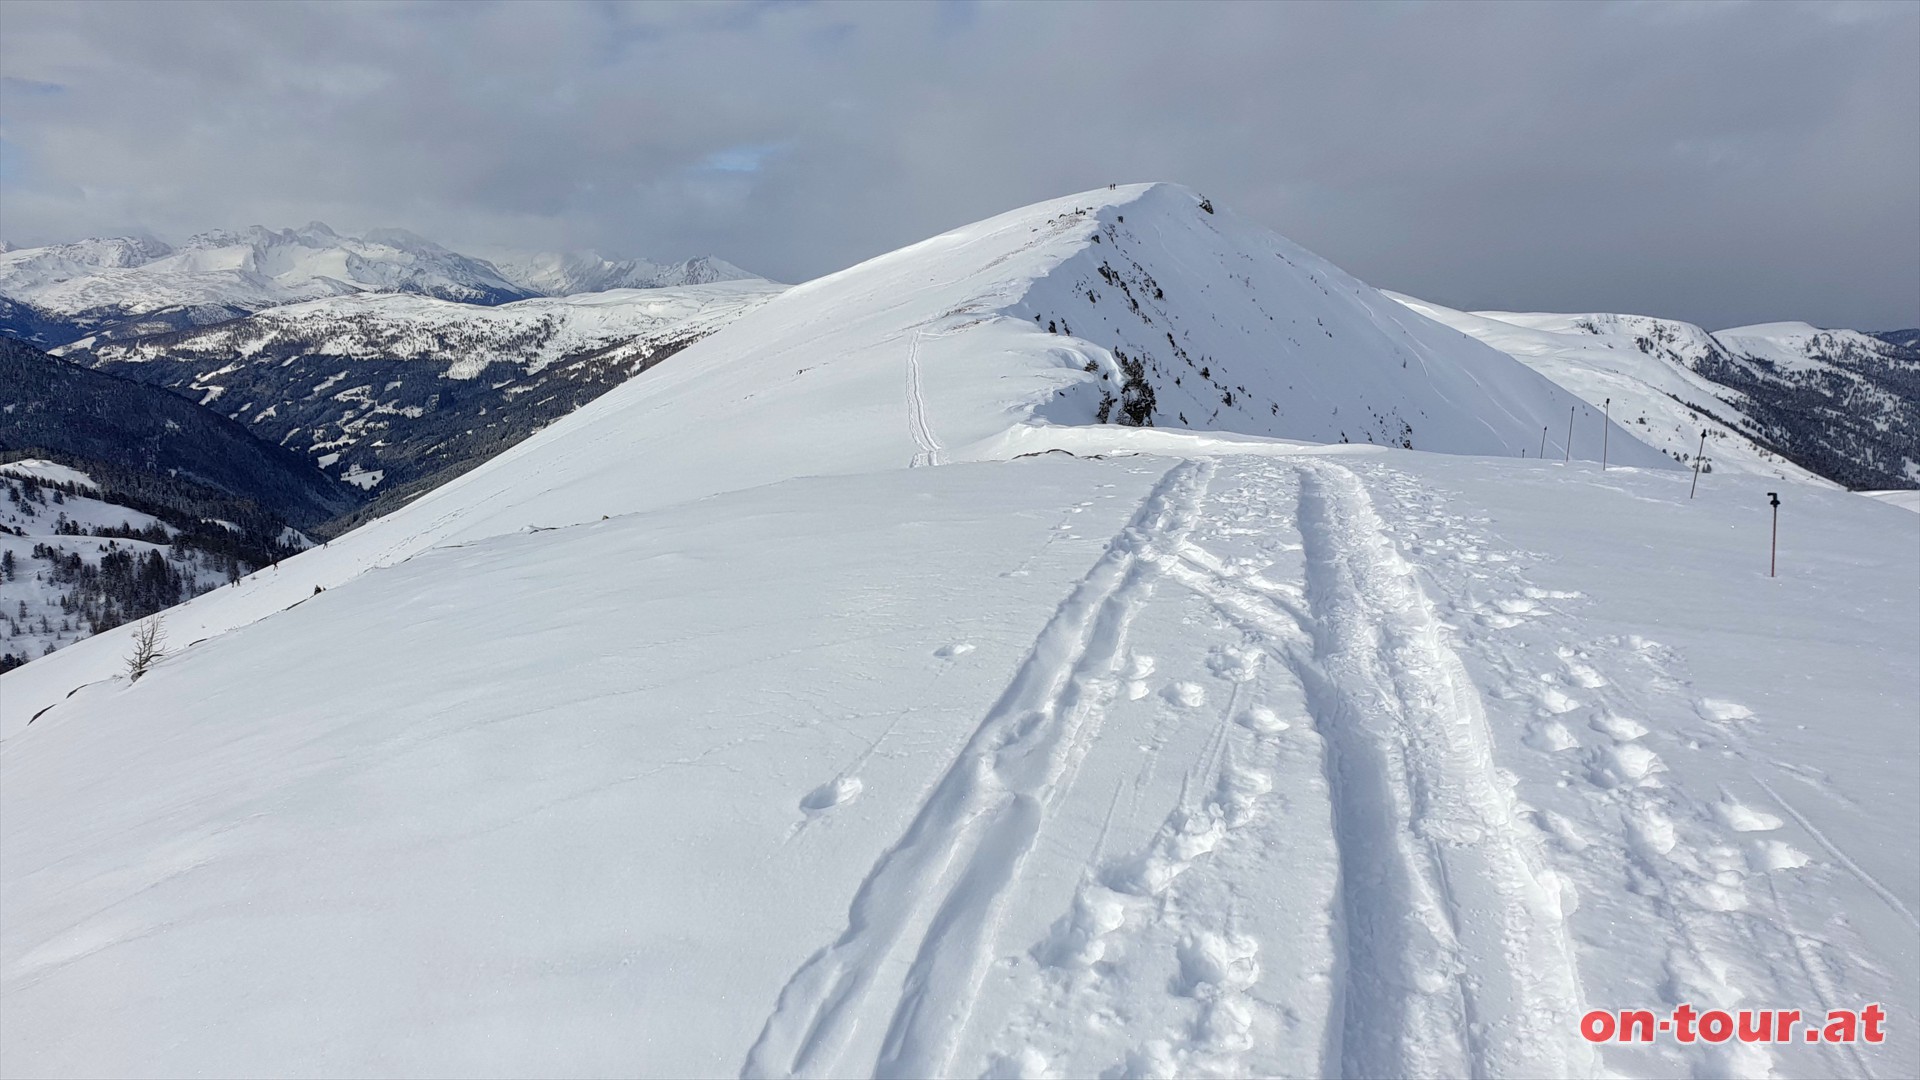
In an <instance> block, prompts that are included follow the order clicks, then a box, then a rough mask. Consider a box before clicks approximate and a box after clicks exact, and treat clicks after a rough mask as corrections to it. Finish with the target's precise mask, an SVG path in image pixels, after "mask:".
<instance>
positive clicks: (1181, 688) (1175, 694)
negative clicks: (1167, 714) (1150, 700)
mask: <svg viewBox="0 0 1920 1080" xmlns="http://www.w3.org/2000/svg"><path fill="white" fill-rule="evenodd" d="M1160 696H1161V697H1164V698H1166V699H1167V701H1168V702H1169V703H1170V704H1172V705H1175V706H1178V707H1179V708H1182V709H1197V708H1199V707H1200V706H1202V705H1205V704H1206V703H1207V688H1206V687H1204V686H1201V685H1200V684H1199V683H1196V682H1177V683H1170V684H1168V686H1167V688H1166V689H1165V690H1162V691H1161V692H1160Z"/></svg>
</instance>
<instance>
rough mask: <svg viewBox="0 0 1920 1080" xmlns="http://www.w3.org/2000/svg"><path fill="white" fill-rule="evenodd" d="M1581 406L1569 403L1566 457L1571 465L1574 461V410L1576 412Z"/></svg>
mask: <svg viewBox="0 0 1920 1080" xmlns="http://www.w3.org/2000/svg"><path fill="white" fill-rule="evenodd" d="M1579 408H1580V406H1578V405H1569V406H1567V458H1566V463H1567V464H1569V465H1570V464H1572V463H1573V414H1574V412H1575V411H1576V410H1578V409H1579Z"/></svg>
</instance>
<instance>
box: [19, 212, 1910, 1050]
mask: <svg viewBox="0 0 1920 1080" xmlns="http://www.w3.org/2000/svg"><path fill="white" fill-rule="evenodd" d="M1435 314H1444V313H1442V312H1436V313H1435ZM1446 321H1447V320H1446V319H1442V320H1441V321H1434V319H1432V318H1429V317H1428V316H1427V315H1425V314H1422V313H1420V311H1418V310H1416V308H1415V307H1411V306H1409V305H1408V303H1403V302H1401V301H1399V300H1396V299H1394V298H1392V297H1389V296H1387V295H1385V294H1383V293H1380V292H1378V291H1376V290H1374V289H1372V288H1370V287H1368V286H1366V285H1365V284H1363V283H1361V282H1359V281H1356V280H1354V279H1353V278H1352V277H1350V276H1348V275H1347V274H1345V273H1343V272H1341V271H1340V270H1338V269H1337V268H1335V267H1333V266H1332V265H1330V264H1328V263H1327V262H1325V261H1324V260H1321V259H1319V258H1317V257H1315V256H1314V255H1312V254H1310V253H1308V252H1306V251H1304V250H1302V249H1300V248H1298V247H1296V246H1295V245H1293V244H1291V243H1289V242H1287V241H1285V240H1283V239H1281V238H1279V237H1277V236H1274V235H1273V234H1271V233H1269V232H1267V231H1266V230H1265V229H1263V228H1261V227H1259V226H1257V225H1255V224H1253V223H1251V222H1248V221H1246V220H1244V219H1241V218H1239V217H1237V216H1236V215H1235V214H1234V213H1233V212H1232V211H1231V210H1230V209H1228V208H1226V207H1217V208H1216V207H1215V206H1214V205H1213V204H1211V203H1208V202H1206V201H1205V200H1203V199H1202V198H1201V197H1200V196H1199V195H1197V194H1196V193H1194V192H1192V191H1189V190H1187V189H1184V188H1181V187H1177V186H1172V185H1144V186H1123V187H1118V188H1113V189H1102V190H1099V191H1095V192H1090V193H1085V194H1081V195H1078V196H1074V197H1070V198H1065V199H1059V200H1055V201H1052V202H1047V203H1041V204H1038V205H1035V206H1031V207H1027V208H1025V209H1022V210H1018V211H1015V212H1012V213H1009V214H1006V215H1003V216H1000V217H997V218H993V219H990V220H987V221H983V222H980V223H977V224H974V225H971V226H967V227H965V228H960V229H956V230H954V231H952V232H949V233H945V234H942V235H940V236H936V237H934V238H932V239H929V240H926V241H924V242H922V243H919V244H915V245H913V246H911V247H907V248H904V249H901V250H899V251H896V252H893V253H891V254H888V255H884V256H881V257H879V258H876V259H873V260H871V261H869V262H866V263H864V264H861V265H859V266H856V267H853V268H851V269H848V270H845V271H842V272H840V273H836V274H833V275H830V276H828V277H825V278H820V279H817V280H814V281H811V282H807V283H804V284H801V285H798V286H795V287H793V288H791V289H788V290H786V291H785V292H783V293H781V294H779V295H777V296H773V297H771V298H770V299H766V300H765V301H764V302H763V303H759V304H758V305H757V306H754V307H752V309H751V310H748V311H745V312H744V313H743V314H740V315H739V317H738V318H736V319H734V320H733V321H731V322H730V323H728V324H727V325H726V326H725V327H724V328H722V329H720V330H718V331H717V332H715V333H712V334H711V335H708V336H706V337H703V338H702V339H701V340H699V341H697V342H695V343H693V344H691V345H688V346H687V347H686V348H684V349H683V350H681V351H680V352H679V353H677V354H676V355H675V356H674V357H673V358H672V359H671V361H670V362H667V363H663V364H661V365H659V366H657V367H654V368H652V369H651V370H648V371H646V372H644V373H642V374H641V375H639V376H638V377H635V378H633V379H631V380H629V381H626V382H623V383H621V384H620V385H618V386H617V387H615V388H613V389H612V390H610V391H609V392H607V393H605V394H604V395H602V396H600V397H598V398H597V399H596V400H594V401H592V402H591V403H589V404H587V405H585V406H584V407H582V408H580V409H579V410H577V411H575V412H573V413H571V414H570V415H568V416H566V417H565V418H563V419H560V420H558V421H556V422H554V423H553V424H551V425H550V426H548V427H547V428H545V429H544V430H543V431H541V432H540V433H539V434H537V435H535V436H533V437H532V438H529V439H527V440H525V441H524V442H521V443H520V444H518V445H516V446H514V447H512V448H511V449H508V450H506V451H505V452H503V453H501V454H499V455H498V456H496V457H494V458H493V459H491V460H490V461H488V462H487V463H486V464H484V465H481V466H480V467H478V468H475V469H473V470H472V471H470V472H467V473H465V474H464V475H462V476H460V477H458V478H456V479H454V480H452V481H450V482H448V483H446V484H444V485H442V486H439V487H437V488H435V489H433V490H431V491H429V492H427V493H426V494H423V495H421V496H420V497H418V498H417V499H414V500H413V501H412V502H411V503H409V504H408V505H406V506H405V507H403V508H401V509H398V510H396V511H395V512H393V513H390V514H387V515H386V516H384V517H380V518H378V519H376V520H373V521H370V522H368V523H367V524H365V525H363V526H361V527H360V528H357V529H355V530H353V531H351V532H349V533H347V534H345V535H343V536H340V537H338V538H336V539H334V540H333V541H332V542H330V543H329V544H327V545H325V546H324V547H320V548H315V549H312V550H309V551H306V552H304V553H302V554H299V555H297V556H294V557H292V558H289V559H285V560H283V561H281V562H280V563H279V565H278V566H277V567H275V568H272V569H268V570H263V571H261V572H258V573H255V574H252V575H249V576H247V577H244V578H242V579H241V580H240V581H239V582H238V583H237V584H235V585H233V586H230V587H224V588H219V589H215V590H214V591H212V592H210V593H208V594H206V595H204V596H201V597H199V598H197V599H194V600H192V601H189V602H187V603H185V604H183V605H181V606H179V607H177V608H174V609H172V610H171V611H170V612H169V613H168V616H167V624H166V632H167V648H168V652H167V654H166V655H165V657H164V658H163V659H162V660H160V661H159V663H157V664H156V665H155V666H154V667H153V668H152V669H151V670H150V671H149V672H148V673H147V674H146V675H145V676H144V677H142V678H140V679H139V680H138V681H129V680H128V679H127V678H126V677H125V674H124V671H125V664H124V658H125V656H126V655H127V653H128V651H129V638H130V635H131V634H132V632H133V628H132V627H120V628H117V629H114V630H110V631H107V632H105V633H103V634H100V635H98V636H96V637H93V638H90V639H88V640H86V641H83V642H80V643H78V644H75V645H72V646H69V647H67V648H65V649H62V650H61V651H59V652H57V653H55V654H53V655H51V656H47V657H45V658H43V659H40V660H36V661H35V662H33V663H31V664H28V665H27V666H25V667H23V668H20V669H18V670H15V671H13V672H10V673H8V674H6V675H4V676H0V1071H4V1072H5V1073H7V1074H8V1075H21V1076H29V1075H31V1076H39V1075H121V1074H139V1075H205V1076H255V1075H269V1074H271V1075H278V1074H287V1075H323V1074H324V1075H472V1076H478V1075H563V1076H585V1075H646V1076H752V1077H758V1076H836V1077H837V1076H868V1075H872V1076H909V1077H912V1076H969V1077H973V1076H1059V1077H1092V1076H1103V1077H1104V1076H1113V1077H1120V1076H1242V1075H1345V1076H1396V1077H1397V1076H1439V1077H1456V1076H1485V1077H1499V1076H1507V1077H1559V1076H1615V1075H1631V1076H1639V1075H1647V1076H1721V1075H1737V1076H1768V1075H1787V1076H1847V1077H1867V1076H1883V1077H1884V1076H1910V1075H1916V1074H1920V1031H1917V1029H1916V1024H1920V979H1916V973H1917V972H1920V921H1916V914H1915V913H1916V911H1920V858H1917V857H1916V852H1915V840H1914V823H1915V822H1916V821H1920V515H1916V514H1913V513H1910V512H1908V511H1907V510H1905V509H1903V508H1902V507H1900V506H1898V505H1889V504H1888V503H1887V502H1886V501H1882V500H1878V499H1872V498H1865V497H1862V496H1860V495H1857V494H1852V493H1849V492H1846V491H1842V490H1839V489H1837V488H1835V487H1834V486H1832V485H1830V484H1824V483H1812V482H1807V478H1806V477H1805V476H1803V475H1800V474H1796V473H1794V472H1793V471H1791V470H1788V469H1785V468H1783V467H1780V466H1779V464H1778V463H1777V462H1775V461H1771V460H1768V459H1766V458H1765V457H1763V456H1761V454H1760V453H1758V452H1756V451H1752V450H1747V449H1742V447H1743V444H1742V443H1740V442H1739V441H1738V427H1739V425H1738V421H1737V419H1736V418H1734V417H1732V416H1731V414H1729V415H1728V416H1726V417H1724V418H1723V419H1725V420H1727V421H1728V423H1727V424H1726V427H1727V431H1728V434H1727V435H1725V436H1724V437H1723V439H1722V443H1723V449H1722V450H1721V451H1720V452H1719V453H1720V456H1719V457H1718V458H1716V460H1717V461H1721V462H1728V463H1732V462H1738V463H1740V467H1733V466H1732V465H1731V464H1729V465H1728V466H1727V467H1722V468H1716V469H1715V471H1714V472H1713V473H1711V474H1709V475H1705V476H1703V477H1701V479H1700V484H1699V491H1698V494H1697V497H1692V498H1690V497H1689V485H1690V483H1691V482H1692V480H1693V479H1694V477H1693V473H1692V472H1691V471H1690V470H1689V469H1687V468H1685V467H1683V466H1682V465H1681V464H1680V463H1679V462H1678V461H1676V460H1675V457H1674V456H1673V454H1672V452H1671V449H1670V447H1669V446H1668V445H1667V443H1666V442H1665V441H1663V440H1666V439H1667V438H1668V436H1667V431H1666V429H1667V428H1668V427H1669V426H1671V424H1672V423H1677V422H1678V421H1679V417H1678V416H1677V415H1674V414H1672V413H1671V412H1663V411H1660V409H1662V408H1665V407H1664V406H1659V402H1658V401H1657V400H1656V395H1657V393H1659V392H1663V391H1661V390H1660V387H1661V386H1663V385H1668V384H1665V383H1661V382H1660V380H1669V379H1681V378H1683V376H1682V375H1681V374H1680V373H1679V372H1677V371H1672V372H1669V371H1667V370H1665V369H1659V370H1657V371H1656V369H1653V368H1651V367H1647V366H1645V365H1641V364H1640V362H1639V361H1634V366H1633V367H1631V368H1630V369H1629V368H1622V370H1621V373H1620V375H1619V380H1617V381H1609V382H1607V383H1606V384H1605V386H1601V385H1599V384H1595V385H1594V386H1584V385H1573V386H1567V387H1563V386H1561V385H1558V384H1557V383H1556V382H1555V381H1554V380H1553V379H1552V378H1551V377H1550V376H1552V375H1553V374H1554V372H1553V371H1552V370H1550V369H1549V366H1548V365H1547V364H1545V363H1536V361H1537V360H1538V356H1539V354H1537V353H1528V354H1527V358H1526V360H1525V362H1523V360H1522V359H1516V355H1518V354H1520V353H1523V352H1525V350H1523V349H1521V348H1519V347H1518V346H1514V347H1513V348H1512V349H1511V351H1509V348H1508V345H1507V344H1505V343H1489V342H1488V341H1485V340H1482V338H1483V335H1482V334H1480V333H1476V332H1473V331H1472V330H1471V329H1469V332H1467V333H1462V332H1461V331H1460V330H1459V329H1455V328H1453V327H1451V326H1448V325H1443V323H1444V322H1446ZM1509 325H1513V324H1509ZM1773 339H1775V340H1777V339H1778V335H1773ZM1530 364H1533V365H1535V366H1529V365H1530ZM1536 367H1538V368H1539V369H1540V370H1536ZM1543 371H1545V372H1546V373H1545V374H1543V373H1542V372H1543ZM1628 381H1638V382H1640V383H1642V384H1645V385H1648V386H1651V387H1653V389H1651V390H1647V391H1645V392H1644V399H1643V400H1640V401H1637V402H1636V403H1635V404H1634V406H1633V407H1632V408H1629V409H1626V410H1621V409H1618V408H1616V409H1615V411H1614V414H1613V418H1614V421H1615V422H1614V423H1613V424H1611V425H1607V424H1606V422H1605V420H1604V419H1603V415H1602V412H1603V407H1602V406H1599V405H1596V404H1592V403H1590V401H1589V400H1588V399H1590V398H1591V397H1592V395H1593V393H1594V392H1595V391H1599V392H1600V393H1601V394H1602V397H1603V399H1604V397H1605V396H1609V395H1610V396H1614V397H1615V399H1616V402H1615V403H1616V406H1617V405H1619V404H1620V401H1621V399H1622V398H1623V397H1625V396H1626V394H1627V391H1625V390H1617V389H1612V388H1617V387H1621V386H1625V385H1627V382H1628ZM1672 385H1678V384H1672ZM1635 392H1639V391H1635ZM1703 404H1704V402H1703ZM1656 406H1659V407H1658V408H1656ZM1643 410H1645V411H1644V415H1645V417H1646V420H1647V423H1646V424H1644V425H1642V424H1640V423H1639V422H1638V421H1639V419H1640V417H1641V416H1642V415H1643ZM1569 422H1571V425H1572V435H1571V440H1570V442H1571V445H1568V443H1569V436H1568V427H1569ZM1543 436H1544V443H1545V460H1542V458H1541V449H1540V448H1541V445H1542V442H1543ZM1642 436H1644V438H1643V437H1642ZM1603 446H1604V447H1605V454H1606V456H1607V463H1606V466H1605V467H1604V468H1603V466H1602V463H1601V460H1600V459H1601V456H1602V448H1603ZM1735 450H1738V452H1737V453H1735V452H1733V451H1735ZM1770 491H1772V492H1778V493H1779V494H1780V497H1781V500H1782V506H1781V510H1780V518H1779V523H1780V524H1779V575H1778V576H1777V577H1770V576H1769V573H1768V556H1769V536H1770V532H1769V530H1770V527H1771V525H1772V517H1771V513H1772V512H1771V510H1770V509H1769V506H1768V501H1767V493H1768V492H1770ZM317 590H322V591H317ZM1870 1002H1873V1003H1879V1004H1881V1005H1882V1006H1883V1007H1884V1009H1885V1010H1886V1013H1887V1017H1888V1019H1887V1024H1886V1030H1887V1038H1886V1040H1885V1042H1883V1043H1879V1044H1874V1045H1865V1044H1860V1045H1855V1044H1843V1043H1807V1042H1801V1041H1794V1042H1791V1043H1783V1044H1777V1045H1776V1044H1761V1043H1746V1042H1741V1041H1738V1040H1734V1041H1729V1042H1724V1043H1718V1044H1707V1043H1701V1042H1696V1043H1693V1044H1690V1045H1681V1044H1679V1043H1677V1042H1676V1041H1674V1040H1671V1039H1663V1040H1659V1041H1654V1042H1649V1043H1644V1044H1642V1043H1625V1044H1623V1043H1607V1044H1603V1045H1593V1044H1589V1043H1587V1042H1586V1041H1585V1040H1584V1039H1583V1038H1582V1037H1581V1035H1580V1032H1579V1021H1580V1018H1581V1016H1582V1015H1583V1014H1584V1013H1585V1012H1586V1011H1587V1010H1589V1009H1595V1008H1599V1009H1608V1010H1620V1009H1634V1008H1645V1009H1651V1010H1656V1011H1661V1012H1664V1011H1666V1010H1669V1009H1671V1008H1673V1007H1674V1006H1676V1005H1679V1004H1681V1003H1688V1004H1691V1005H1692V1006H1694V1007H1695V1008H1696V1009H1708V1008H1779V1009H1800V1010H1803V1011H1804V1012H1806V1013H1807V1014H1809V1015H1823V1014H1824V1011H1825V1010H1826V1009H1828V1008H1858V1007H1861V1006H1863V1005H1865V1004H1867V1003H1870Z"/></svg>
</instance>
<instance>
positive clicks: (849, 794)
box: [800, 776, 866, 814]
mask: <svg viewBox="0 0 1920 1080" xmlns="http://www.w3.org/2000/svg"><path fill="white" fill-rule="evenodd" d="M865 786H866V785H864V784H862V783H861V782H860V778H859V777H857V776H836V777H834V778H833V779H832V780H829V781H827V782H826V783H824V784H821V785H820V786H819V787H817V788H814V789H813V790H812V791H809V792H807V796H806V798H804V799H801V800H800V809H802V810H805V811H807V812H808V813H810V814H817V813H819V812H821V811H822V810H831V809H833V808H834V807H836V806H839V805H840V804H842V803H846V802H851V801H853V800H854V799H855V798H856V797H858V796H859V794H860V792H861V789H863V788H864V787H865Z"/></svg>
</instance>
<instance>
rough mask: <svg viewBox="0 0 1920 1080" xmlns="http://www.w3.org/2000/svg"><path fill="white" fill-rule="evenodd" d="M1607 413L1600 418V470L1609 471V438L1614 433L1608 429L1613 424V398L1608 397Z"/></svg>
mask: <svg viewBox="0 0 1920 1080" xmlns="http://www.w3.org/2000/svg"><path fill="white" fill-rule="evenodd" d="M1606 409H1607V412H1606V415H1605V416H1603V417H1602V418H1601V420H1600V471H1601V472H1606V471H1607V439H1608V437H1609V436H1611V435H1612V434H1613V433H1612V432H1611V431H1609V430H1607V429H1609V428H1611V427H1612V426H1613V399H1612V398H1608V399H1607V404H1606Z"/></svg>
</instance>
